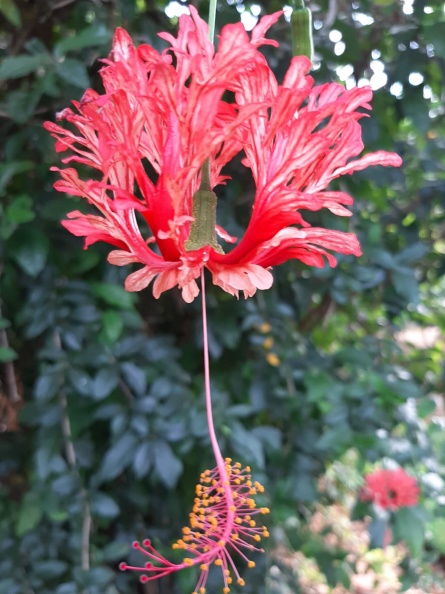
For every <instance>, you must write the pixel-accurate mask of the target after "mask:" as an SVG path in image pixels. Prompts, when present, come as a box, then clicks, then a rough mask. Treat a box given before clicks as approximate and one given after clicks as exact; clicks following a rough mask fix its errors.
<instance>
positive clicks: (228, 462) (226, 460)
mask: <svg viewBox="0 0 445 594" xmlns="http://www.w3.org/2000/svg"><path fill="white" fill-rule="evenodd" d="M224 462H227V464H230V463H231V462H232V458H225V459H224Z"/></svg>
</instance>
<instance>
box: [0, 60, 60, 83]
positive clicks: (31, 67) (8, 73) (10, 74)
mask: <svg viewBox="0 0 445 594" xmlns="http://www.w3.org/2000/svg"><path fill="white" fill-rule="evenodd" d="M44 64H48V56H47V55H46V54H38V55H35V56H28V55H26V54H23V55H21V56H12V57H9V58H4V59H3V61H2V62H1V64H0V80H8V79H13V78H21V77H22V76H27V75H28V74H31V73H32V72H35V71H36V70H37V69H38V68H40V67H41V66H43V65H44Z"/></svg>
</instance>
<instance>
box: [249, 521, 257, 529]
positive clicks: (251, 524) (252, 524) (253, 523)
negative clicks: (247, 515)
mask: <svg viewBox="0 0 445 594" xmlns="http://www.w3.org/2000/svg"><path fill="white" fill-rule="evenodd" d="M249 526H250V527H251V528H253V527H254V526H256V522H255V520H250V522H249Z"/></svg>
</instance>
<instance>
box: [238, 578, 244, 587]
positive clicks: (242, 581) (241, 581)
mask: <svg viewBox="0 0 445 594" xmlns="http://www.w3.org/2000/svg"><path fill="white" fill-rule="evenodd" d="M236 581H237V584H239V585H240V586H245V585H246V582H245V581H244V580H243V578H238V579H237V580H236Z"/></svg>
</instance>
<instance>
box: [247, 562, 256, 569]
mask: <svg viewBox="0 0 445 594" xmlns="http://www.w3.org/2000/svg"><path fill="white" fill-rule="evenodd" d="M247 567H249V568H250V569H252V568H253V567H255V561H248V563H247Z"/></svg>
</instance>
